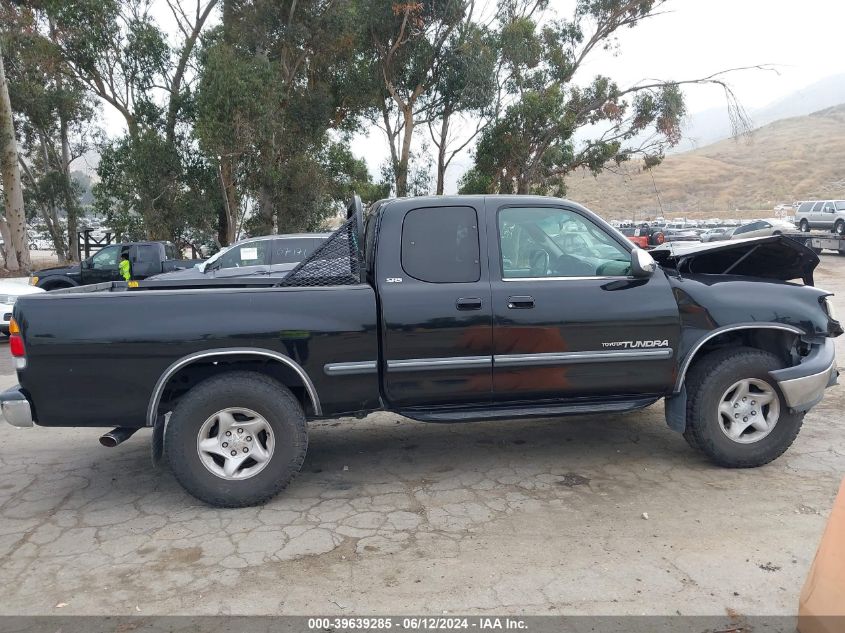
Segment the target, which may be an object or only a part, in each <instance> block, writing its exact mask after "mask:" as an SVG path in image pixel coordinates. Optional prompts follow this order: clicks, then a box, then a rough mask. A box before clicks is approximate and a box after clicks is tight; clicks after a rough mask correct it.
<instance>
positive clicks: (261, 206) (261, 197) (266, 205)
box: [255, 183, 276, 235]
mask: <svg viewBox="0 0 845 633" xmlns="http://www.w3.org/2000/svg"><path fill="white" fill-rule="evenodd" d="M275 215H276V209H275V206H274V205H273V190H272V188H271V187H270V185H268V184H267V183H261V186H259V187H258V217H257V218H256V223H255V228H256V230H257V231H258V235H270V234H271V233H273V218H274V217H275Z"/></svg>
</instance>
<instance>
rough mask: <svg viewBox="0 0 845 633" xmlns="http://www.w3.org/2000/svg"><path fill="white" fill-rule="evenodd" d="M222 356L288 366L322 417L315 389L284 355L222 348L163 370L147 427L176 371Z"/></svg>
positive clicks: (152, 397) (149, 408)
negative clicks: (242, 357) (263, 359)
mask: <svg viewBox="0 0 845 633" xmlns="http://www.w3.org/2000/svg"><path fill="white" fill-rule="evenodd" d="M223 356H257V357H263V358H269V359H272V360H275V361H277V362H279V363H282V364H283V365H286V366H288V367H289V368H291V369H292V370H293V371H294V372H296V374H297V375H298V376H299V377H300V379H301V380H302V383H303V385H304V386H305V391H306V392H307V393H308V397H309V399H310V400H311V405H312V406H313V407H314V413H315V414H316V415H318V416H319V415H322V413H323V411H322V408H321V407H320V398H319V396H318V395H317V389H316V388H315V387H314V383H313V382H312V381H311V378H310V377H309V376H308V374H307V373H306V372H305V370H304V369H303V368H302V366H301V365H300V364H299V363H297V362H296V361H294V360H293V359H291V358H290V357H288V356H285V355H284V354H280V353H279V352H275V351H273V350H270V349H264V348H263V347H222V348H216V349H209V350H203V351H201V352H194V353H193V354H188V355H187V356H183V357H182V358H180V359H178V360H176V361H174V362H173V363H171V364H170V366H169V367H168V368H167V369H165V370H164V372H163V373H162V374H161V376H159V379H158V380H157V381H156V384H155V387H154V388H153V392H152V394H150V401H149V404H148V405H147V426H148V427H152V426H155V422H156V418H157V417H158V405H159V404H160V403H161V396H162V394H163V393H164V387H165V385H166V384H167V382H168V381H169V380H170V379H171V378H172V377H173V375H174V374H175V373H176V372H177V371H179V370H180V369H183V368H184V367H187V366H188V365H190V364H192V363H194V362H196V361H199V360H206V359H209V358H214V357H223Z"/></svg>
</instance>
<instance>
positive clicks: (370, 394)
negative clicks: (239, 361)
mask: <svg viewBox="0 0 845 633" xmlns="http://www.w3.org/2000/svg"><path fill="white" fill-rule="evenodd" d="M198 281H200V282H203V283H202V284H196V282H195V280H188V282H189V284H185V282H184V281H182V282H179V283H177V284H173V283H172V282H165V283H162V282H138V287H137V288H128V287H127V284H126V283H124V282H108V283H102V284H96V285H92V286H86V287H78V288H68V289H63V290H58V291H53V292H48V293H43V294H39V295H32V296H33V297H35V300H29V298H30V297H22V298H21V300H20V301H19V302H18V305H17V306H16V308H15V314H16V315H17V317H18V318H19V320H20V321H21V327H22V330H23V332H24V341H25V345H26V351H27V356H28V358H29V366H28V368H27V369H24V370H22V371H21V372H20V383H21V386H22V388H23V389H24V390H25V391H26V392H28V393H29V394H31V397H32V400H33V401H34V402H37V403H38V410H37V411H35V415H36V416H37V417H36V419H37V422H38V423H39V424H41V425H45V426H116V425H119V426H127V427H140V426H145V425H146V424H148V418H149V416H148V412H147V407H148V404H149V402H150V398H151V395H152V389H153V386H154V385H155V384H156V382H157V381H158V379H159V377H160V376H161V375H162V374H163V373H164V372H165V371H166V370H167V369H168V367H170V366H171V365H172V364H173V363H175V362H176V361H178V360H179V359H182V358H184V357H186V356H188V355H191V354H196V353H205V352H208V351H209V350H220V349H246V348H262V349H268V350H273V351H275V352H278V353H279V354H282V355H284V356H286V357H289V358H290V359H292V360H293V361H294V362H295V363H297V364H298V365H299V366H301V367H302V368H303V369H304V371H305V373H307V375H308V376H309V377H310V378H311V380H312V381H313V383H314V387H315V389H316V391H317V393H318V394H319V399H320V409H321V412H322V414H324V415H338V414H345V413H354V412H357V411H359V410H363V409H368V408H370V409H371V408H374V407H378V405H379V385H378V374H377V373H362V374H350V375H331V376H330V375H328V374H327V373H326V371H325V365H326V364H328V363H348V362H357V361H366V360H370V359H372V358H373V357H375V356H376V355H377V350H378V344H379V343H378V328H377V319H376V300H375V291H374V290H373V288H372V287H370V286H369V285H366V284H358V285H354V286H343V287H332V286H328V287H319V288H296V287H294V288H273V287H267V285H268V280H266V279H264V280H260V279H258V280H253V279H236V280H198ZM221 281H225V283H220V282H221ZM262 282H263V283H262ZM197 285H201V286H202V287H197ZM340 306H342V309H340ZM56 315H60V318H56ZM57 390H61V392H62V398H57V397H55V396H56V391H57ZM116 396H117V397H116ZM105 401H108V402H109V407H108V408H107V409H104V410H103V411H101V410H100V409H99V408H98V404H97V403H98V402H105ZM106 411H107V413H106ZM317 413H318V411H310V412H309V414H311V415H315V414H317Z"/></svg>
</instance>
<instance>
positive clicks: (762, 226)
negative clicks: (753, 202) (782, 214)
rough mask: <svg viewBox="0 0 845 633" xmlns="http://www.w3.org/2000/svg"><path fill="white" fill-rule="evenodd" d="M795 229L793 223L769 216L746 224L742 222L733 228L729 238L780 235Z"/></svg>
mask: <svg viewBox="0 0 845 633" xmlns="http://www.w3.org/2000/svg"><path fill="white" fill-rule="evenodd" d="M794 230H795V225H794V224H792V223H791V222H785V221H784V220H778V219H777V218H769V219H767V220H754V221H753V222H749V223H748V224H743V225H741V226H738V227H736V229H734V232H733V235H731V237H730V239H732V240H739V239H745V238H746V237H767V236H769V235H781V234H782V233H789V232H790V231H794Z"/></svg>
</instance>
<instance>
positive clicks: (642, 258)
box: [631, 248, 657, 277]
mask: <svg viewBox="0 0 845 633" xmlns="http://www.w3.org/2000/svg"><path fill="white" fill-rule="evenodd" d="M655 270H657V262H655V261H654V258H653V257H652V256H651V255H649V254H648V253H647V252H646V251H644V250H643V249H641V248H635V249H634V250H632V251H631V275H633V276H634V277H650V276H651V275H652V274H653V273H654V271H655Z"/></svg>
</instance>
